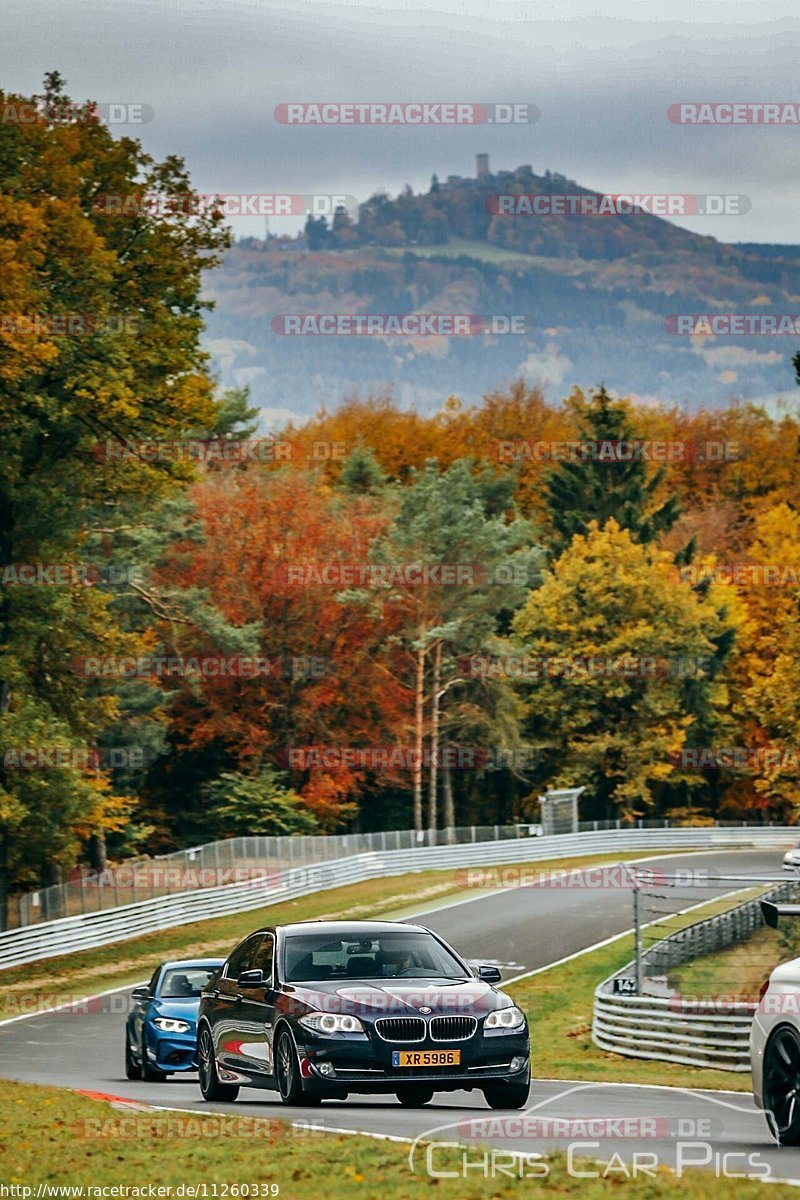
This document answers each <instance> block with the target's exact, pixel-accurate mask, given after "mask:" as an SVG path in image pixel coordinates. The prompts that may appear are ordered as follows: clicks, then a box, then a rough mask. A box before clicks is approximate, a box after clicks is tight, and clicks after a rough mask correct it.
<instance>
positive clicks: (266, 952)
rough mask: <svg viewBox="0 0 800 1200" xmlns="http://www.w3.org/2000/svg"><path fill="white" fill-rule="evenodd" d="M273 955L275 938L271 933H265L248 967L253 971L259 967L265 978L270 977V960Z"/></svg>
mask: <svg viewBox="0 0 800 1200" xmlns="http://www.w3.org/2000/svg"><path fill="white" fill-rule="evenodd" d="M274 956H275V939H274V937H272V935H271V934H269V933H268V934H266V935H265V936H264V940H263V942H262V943H261V945H260V946H259V948H258V951H257V953H256V955H255V957H254V958H253V961H252V963H251V964H250V967H249V969H250V970H253V971H255V970H256V969H258V968H259V967H260V968H261V970H262V972H263V973H264V978H265V979H271V978H272V960H273V958H274Z"/></svg>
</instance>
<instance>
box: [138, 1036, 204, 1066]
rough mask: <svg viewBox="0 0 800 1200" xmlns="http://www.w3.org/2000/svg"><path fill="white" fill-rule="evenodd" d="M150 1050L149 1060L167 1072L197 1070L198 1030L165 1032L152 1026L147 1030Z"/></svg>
mask: <svg viewBox="0 0 800 1200" xmlns="http://www.w3.org/2000/svg"><path fill="white" fill-rule="evenodd" d="M147 1044H148V1048H149V1050H150V1054H149V1055H148V1061H149V1062H150V1063H151V1064H152V1066H154V1067H155V1068H156V1069H157V1070H159V1071H163V1072H164V1073H165V1074H171V1073H172V1072H173V1071H196V1070H197V1031H196V1030H194V1029H193V1030H191V1031H190V1032H188V1033H163V1032H162V1031H161V1030H160V1029H154V1028H152V1027H151V1028H150V1029H148V1032H147Z"/></svg>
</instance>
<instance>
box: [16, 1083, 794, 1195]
mask: <svg viewBox="0 0 800 1200" xmlns="http://www.w3.org/2000/svg"><path fill="white" fill-rule="evenodd" d="M228 1121H229V1118H227V1117H226V1118H219V1117H215V1116H213V1115H212V1114H209V1115H202V1116H195V1115H194V1114H192V1115H191V1116H190V1115H188V1114H179V1113H171V1114H168V1113H154V1112H141V1111H139V1112H127V1113H121V1112H119V1111H118V1110H116V1109H115V1108H113V1107H112V1106H111V1105H110V1104H108V1103H106V1102H103V1101H99V1100H94V1099H89V1098H87V1097H84V1096H81V1095H76V1094H75V1093H72V1092H65V1091H60V1090H59V1089H57V1088H47V1087H38V1086H34V1085H31V1084H20V1083H11V1084H7V1085H6V1086H5V1087H4V1089H3V1092H2V1095H0V1131H1V1133H0V1137H2V1169H3V1181H4V1182H5V1183H6V1184H7V1185H9V1184H10V1185H15V1186H16V1187H17V1188H20V1187H28V1188H31V1189H32V1190H31V1192H29V1193H28V1196H35V1194H36V1188H37V1186H38V1185H40V1184H45V1185H47V1184H50V1185H53V1186H58V1185H62V1186H66V1187H84V1188H88V1187H94V1188H102V1187H109V1186H111V1187H120V1186H127V1187H129V1188H139V1189H144V1190H143V1191H139V1192H138V1193H137V1192H134V1191H129V1192H128V1193H127V1194H128V1196H134V1195H141V1196H147V1195H148V1191H147V1189H148V1185H150V1184H152V1185H156V1186H158V1187H162V1188H165V1189H166V1188H176V1187H179V1186H180V1185H183V1191H182V1192H179V1193H177V1194H178V1195H182V1196H191V1195H192V1193H191V1192H190V1191H188V1189H189V1188H195V1189H197V1190H196V1191H195V1192H194V1193H193V1194H194V1196H199V1197H212V1198H213V1197H214V1195H215V1194H216V1195H217V1196H224V1195H227V1196H228V1197H241V1196H249V1197H250V1198H252V1197H262V1196H270V1195H278V1196H279V1197H280V1200H318V1198H319V1197H320V1196H321V1195H324V1196H325V1197H326V1200H352V1198H353V1197H354V1196H357V1197H364V1198H365V1200H378V1198H380V1200H413V1198H414V1197H417V1196H422V1195H425V1194H430V1189H431V1187H432V1186H435V1187H436V1195H437V1196H439V1197H440V1200H489V1198H491V1200H499V1198H504V1197H517V1196H529V1195H530V1194H531V1185H533V1186H534V1187H535V1186H537V1185H539V1186H540V1187H541V1186H544V1187H546V1188H547V1189H548V1191H550V1192H551V1193H552V1194H555V1195H560V1196H572V1195H577V1194H580V1197H581V1200H604V1198H605V1197H611V1196H617V1197H618V1196H620V1195H627V1194H629V1193H633V1192H634V1190H635V1192H636V1195H637V1197H640V1196H645V1197H646V1198H647V1200H662V1198H663V1200H666V1198H667V1197H670V1198H671V1197H677V1196H678V1195H680V1196H681V1197H682V1198H683V1200H722V1198H723V1197H725V1196H728V1195H730V1194H731V1184H730V1180H727V1179H717V1178H715V1177H714V1175H713V1174H712V1173H711V1172H700V1171H693V1172H691V1173H684V1174H683V1175H682V1176H681V1177H680V1178H677V1177H676V1176H675V1175H674V1174H673V1173H672V1172H671V1171H670V1170H668V1169H667V1168H664V1167H661V1168H658V1169H657V1170H656V1172H655V1177H653V1178H648V1177H644V1178H642V1177H641V1176H639V1177H638V1178H635V1179H630V1180H628V1179H626V1178H625V1177H624V1175H621V1172H620V1168H619V1166H617V1167H616V1168H615V1169H614V1172H613V1174H610V1175H609V1176H608V1177H607V1178H606V1179H603V1178H598V1179H586V1178H576V1177H575V1176H574V1175H570V1174H569V1173H568V1171H567V1169H566V1165H565V1161H564V1158H563V1156H562V1155H553V1156H552V1157H548V1159H547V1160H546V1164H539V1166H538V1168H537V1171H538V1173H539V1178H535V1177H531V1176H530V1175H529V1176H528V1177H527V1178H525V1177H523V1178H513V1179H512V1178H509V1177H508V1176H504V1175H496V1176H495V1177H494V1178H491V1177H490V1178H487V1177H486V1176H485V1175H484V1173H483V1172H481V1171H478V1170H475V1169H474V1167H473V1168H472V1169H471V1170H467V1171H466V1172H464V1171H463V1165H462V1162H463V1160H462V1152H461V1151H460V1150H456V1149H453V1150H449V1151H447V1150H442V1149H437V1152H436V1157H435V1166H436V1169H437V1170H438V1171H445V1170H450V1171H453V1172H454V1173H455V1178H438V1179H433V1178H431V1177H429V1176H428V1175H427V1174H425V1173H424V1171H425V1168H424V1158H423V1157H422V1156H418V1158H419V1166H418V1167H417V1171H418V1172H419V1173H417V1174H414V1173H412V1172H411V1170H410V1168H409V1164H408V1147H407V1146H404V1145H400V1144H398V1143H394V1142H387V1141H377V1140H374V1139H372V1138H366V1137H362V1136H358V1135H356V1136H353V1137H346V1136H342V1135H337V1134H316V1135H313V1134H309V1133H308V1132H303V1131H298V1130H297V1129H294V1128H293V1127H292V1126H291V1125H290V1124H288V1123H285V1122H280V1121H274V1120H266V1121H257V1120H254V1119H253V1118H249V1119H248V1118H238V1119H237V1118H230V1123H229V1124H226V1122H228ZM181 1122H182V1123H181ZM259 1125H260V1126H261V1130H260V1132H259V1131H258V1128H257V1127H258V1126H259ZM115 1131H117V1132H115ZM237 1131H238V1132H237ZM312 1138H313V1140H311V1139H312ZM478 1156H479V1151H478V1148H477V1147H473V1148H472V1149H471V1150H470V1151H469V1161H470V1162H474V1161H475V1160H476V1159H477V1158H478ZM545 1165H546V1167H547V1171H548V1174H547V1177H546V1178H542V1177H541V1176H542V1175H543V1173H544V1168H545ZM586 1167H587V1168H588V1169H592V1170H596V1171H598V1172H601V1171H602V1170H603V1167H602V1166H601V1165H596V1164H586ZM529 1170H530V1168H529ZM203 1185H205V1190H202V1187H203ZM244 1185H247V1191H245V1186H244ZM271 1185H274V1186H275V1188H276V1190H275V1191H272V1186H271ZM215 1186H216V1188H219V1189H227V1190H225V1191H223V1190H219V1191H216V1193H215V1190H214V1189H215ZM776 1188H777V1190H776V1191H772V1192H770V1196H778V1197H783V1196H784V1195H785V1196H786V1200H788V1198H789V1196H790V1195H795V1194H796V1192H795V1193H791V1192H790V1189H789V1188H788V1187H784V1186H782V1185H780V1184H778V1185H776ZM9 1194H12V1193H9ZM13 1194H15V1195H17V1196H19V1197H21V1200H27V1198H26V1196H25V1193H24V1192H20V1191H17V1192H16V1193H13ZM46 1194H47V1193H45V1195H46ZM95 1194H99V1193H95ZM117 1194H123V1193H117ZM164 1194H168V1193H162V1195H164ZM85 1195H86V1196H91V1195H92V1193H91V1192H88V1191H87V1192H86V1193H85ZM762 1195H763V1183H761V1182H759V1181H757V1180H745V1179H739V1178H737V1180H736V1196H737V1200H756V1198H757V1197H761V1196H762Z"/></svg>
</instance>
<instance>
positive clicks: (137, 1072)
mask: <svg viewBox="0 0 800 1200" xmlns="http://www.w3.org/2000/svg"><path fill="white" fill-rule="evenodd" d="M125 1078H126V1079H141V1078H142V1068H141V1064H140V1063H137V1061H136V1059H135V1058H134V1057H133V1053H132V1052H131V1041H130V1038H129V1037H128V1030H127V1029H126V1030H125Z"/></svg>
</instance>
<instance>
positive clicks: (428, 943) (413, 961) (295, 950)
mask: <svg viewBox="0 0 800 1200" xmlns="http://www.w3.org/2000/svg"><path fill="white" fill-rule="evenodd" d="M283 957H284V972H283V974H284V977H285V979H286V980H287V982H289V983H300V982H302V981H304V980H305V981H309V980H314V979H319V980H322V979H336V978H343V979H431V978H438V979H464V978H466V977H467V975H466V972H465V971H464V968H463V967H462V966H461V964H460V963H459V962H458V960H457V959H456V958H454V957H453V955H452V954H450V952H449V951H448V950H446V949H445V947H444V946H443V945H442V944H441V943H440V942H438V941H437V940H436V938H435V937H433V936H432V935H431V934H430V933H411V932H409V933H380V934H377V935H376V936H375V937H370V938H354V937H353V938H348V937H343V938H342V937H338V938H330V937H326V936H325V935H324V934H319V933H309V934H297V935H292V936H290V937H287V938H286V944H285V949H284V954H283Z"/></svg>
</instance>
